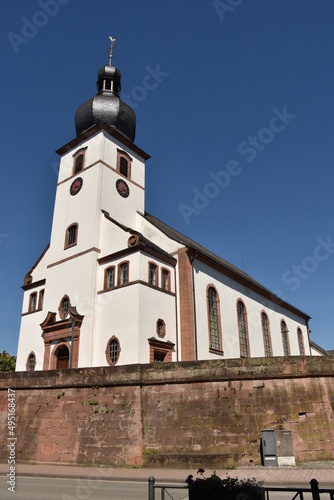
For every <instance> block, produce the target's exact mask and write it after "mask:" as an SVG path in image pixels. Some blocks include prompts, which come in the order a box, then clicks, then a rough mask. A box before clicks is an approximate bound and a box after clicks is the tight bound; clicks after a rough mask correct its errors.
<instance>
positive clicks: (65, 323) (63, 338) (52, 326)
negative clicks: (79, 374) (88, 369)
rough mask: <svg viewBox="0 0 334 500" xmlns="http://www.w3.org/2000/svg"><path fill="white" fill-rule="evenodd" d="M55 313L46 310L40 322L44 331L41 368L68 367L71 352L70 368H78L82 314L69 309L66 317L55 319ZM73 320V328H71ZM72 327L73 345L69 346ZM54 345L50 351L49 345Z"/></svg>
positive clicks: (55, 368) (57, 368) (56, 368)
mask: <svg viewBox="0 0 334 500" xmlns="http://www.w3.org/2000/svg"><path fill="white" fill-rule="evenodd" d="M56 315H57V314H56V313H52V312H50V311H49V312H48V314H47V316H46V318H45V320H44V321H43V323H41V328H42V330H43V332H44V344H45V349H44V360H43V370H59V369H60V370H61V369H66V368H69V364H70V363H69V359H70V355H71V348H72V349H73V352H72V368H78V359H79V339H80V330H81V325H82V321H83V318H84V316H81V315H79V314H73V312H71V308H70V309H69V317H68V319H65V320H61V321H56ZM73 322H74V328H73ZM72 329H73V345H72V346H71V338H72ZM52 343H53V344H54V343H55V346H54V348H53V350H52V352H51V345H52Z"/></svg>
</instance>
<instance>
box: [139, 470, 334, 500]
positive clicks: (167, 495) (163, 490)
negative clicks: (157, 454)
mask: <svg viewBox="0 0 334 500" xmlns="http://www.w3.org/2000/svg"><path fill="white" fill-rule="evenodd" d="M310 485H311V488H270V487H267V488H266V487H265V488H263V489H264V491H265V498H266V500H270V498H272V497H270V493H274V492H284V493H289V492H290V493H295V495H294V496H293V497H292V498H291V500H296V499H299V500H304V493H311V494H312V500H321V499H320V495H321V494H323V493H325V494H326V493H327V494H328V495H329V497H327V498H329V499H330V500H334V490H333V489H329V488H319V483H318V481H317V480H316V479H312V480H311V482H310ZM156 489H159V490H160V494H161V496H160V500H168V499H171V500H176V498H175V496H172V494H171V492H170V491H169V490H187V493H186V496H184V497H182V499H180V498H178V500H184V499H187V498H189V496H188V490H189V488H188V485H187V484H186V485H181V484H180V485H173V484H156V483H155V478H154V477H153V476H150V477H149V478H148V500H155V490H156ZM323 498H324V497H322V500H323Z"/></svg>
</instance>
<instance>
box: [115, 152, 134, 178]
mask: <svg viewBox="0 0 334 500" xmlns="http://www.w3.org/2000/svg"><path fill="white" fill-rule="evenodd" d="M131 161H132V158H131V156H130V155H128V154H127V153H126V152H125V151H121V150H120V149H118V150H117V171H118V172H119V173H120V174H121V175H124V177H127V178H128V179H131Z"/></svg>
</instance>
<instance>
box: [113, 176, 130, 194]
mask: <svg viewBox="0 0 334 500" xmlns="http://www.w3.org/2000/svg"><path fill="white" fill-rule="evenodd" d="M116 189H117V192H118V194H120V195H121V196H122V198H127V197H128V196H129V194H130V189H129V186H128V185H127V183H126V182H125V181H123V179H118V180H117V181H116Z"/></svg>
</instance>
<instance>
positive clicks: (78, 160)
mask: <svg viewBox="0 0 334 500" xmlns="http://www.w3.org/2000/svg"><path fill="white" fill-rule="evenodd" d="M86 149H87V147H85V148H81V149H79V151H77V152H76V153H74V155H73V175H75V174H77V173H78V172H81V171H82V170H83V169H84V164H85V154H86Z"/></svg>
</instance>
